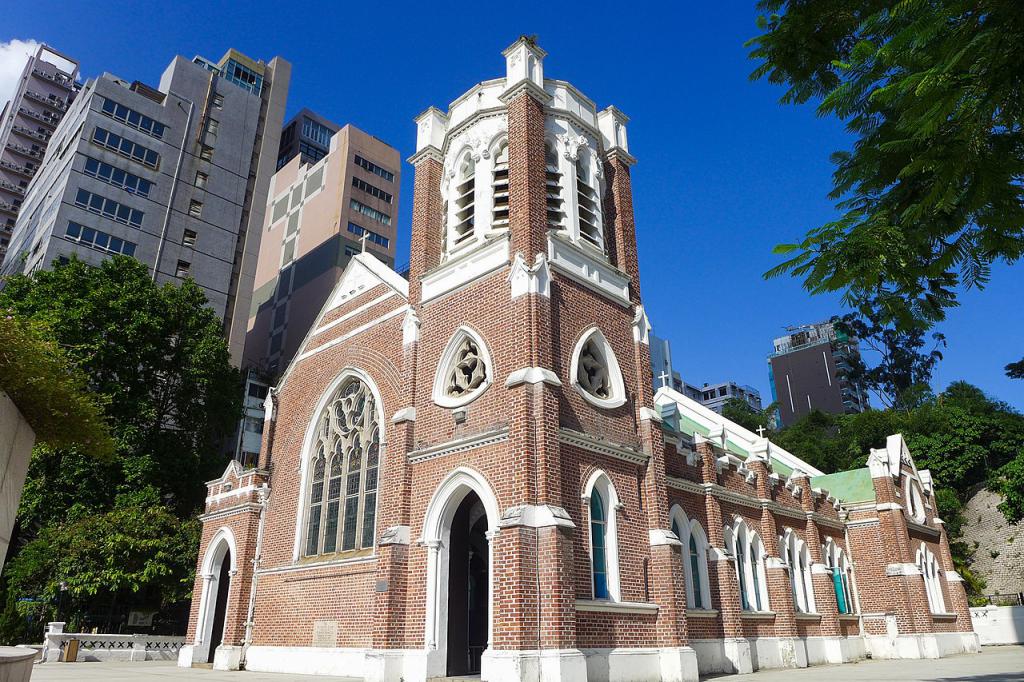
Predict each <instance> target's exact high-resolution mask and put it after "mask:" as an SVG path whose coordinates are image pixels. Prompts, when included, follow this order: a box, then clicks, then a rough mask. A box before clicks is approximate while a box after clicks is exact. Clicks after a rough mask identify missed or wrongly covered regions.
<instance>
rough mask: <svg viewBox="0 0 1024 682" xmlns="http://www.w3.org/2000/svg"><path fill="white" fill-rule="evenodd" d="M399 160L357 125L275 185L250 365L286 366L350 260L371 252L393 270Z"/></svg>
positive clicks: (248, 348) (296, 160) (251, 329)
mask: <svg viewBox="0 0 1024 682" xmlns="http://www.w3.org/2000/svg"><path fill="white" fill-rule="evenodd" d="M401 163H402V161H401V156H400V155H399V153H398V150H397V149H395V148H394V147H391V146H390V145H387V144H385V143H384V142H382V141H380V140H378V139H377V138H375V137H373V136H372V135H368V134H366V133H364V132H363V131H361V130H359V129H358V128H355V127H353V126H351V125H346V126H344V127H343V128H341V130H340V131H338V132H337V133H336V134H335V135H334V136H333V137H332V138H331V140H330V145H329V152H328V154H327V155H326V156H324V157H323V158H322V159H320V160H319V161H317V162H315V163H312V164H309V163H306V162H304V161H303V160H302V156H301V155H298V156H295V157H293V158H292V159H291V161H289V162H288V163H287V164H286V165H285V166H284V167H283V168H281V170H279V171H278V172H277V173H276V174H275V175H274V177H273V178H272V179H271V181H270V193H269V196H268V202H267V211H266V220H265V221H264V226H263V239H262V243H261V245H260V256H259V264H258V266H257V269H256V281H255V287H254V290H253V297H252V305H251V307H250V310H249V322H248V335H247V340H246V344H245V356H244V364H245V365H246V366H250V367H256V368H258V369H259V370H261V371H262V372H264V373H265V374H266V375H268V376H274V375H276V374H278V373H280V372H281V371H283V370H284V368H285V367H286V366H287V365H288V362H289V361H290V360H291V358H292V356H293V355H294V354H295V350H296V349H297V348H298V346H299V344H300V343H302V340H303V338H305V336H306V333H307V332H308V331H309V328H310V325H312V324H313V321H314V319H315V318H316V315H317V314H318V313H319V312H320V309H321V308H322V307H323V305H324V303H326V302H327V297H328V295H329V294H330V293H331V290H332V289H333V288H334V285H335V284H336V283H337V282H338V279H339V278H340V277H341V274H342V272H343V271H344V269H345V266H346V265H348V261H349V259H350V258H351V257H352V256H353V255H355V254H357V253H360V252H361V251H363V250H364V249H365V251H367V252H368V253H372V254H373V255H375V256H377V257H378V258H379V259H380V260H381V261H383V262H385V263H387V264H388V266H394V263H395V233H396V222H397V220H398V195H399V185H400V179H401V178H400V172H401V171H400V169H401Z"/></svg>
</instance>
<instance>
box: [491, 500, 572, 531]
mask: <svg viewBox="0 0 1024 682" xmlns="http://www.w3.org/2000/svg"><path fill="white" fill-rule="evenodd" d="M517 526H523V527H526V528H548V527H551V526H555V527H559V528H575V527H576V524H575V523H573V522H572V518H570V517H569V512H567V511H565V509H562V508H561V507H555V506H553V505H550V504H521V505H518V506H515V507H509V508H508V509H506V510H505V513H504V514H502V515H501V520H500V521H499V522H498V527H499V528H514V527H517Z"/></svg>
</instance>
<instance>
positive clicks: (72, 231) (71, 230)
mask: <svg viewBox="0 0 1024 682" xmlns="http://www.w3.org/2000/svg"><path fill="white" fill-rule="evenodd" d="M80 234H82V226H81V225H79V224H78V223H68V231H67V235H68V236H69V237H73V238H75V239H78V236H79V235H80Z"/></svg>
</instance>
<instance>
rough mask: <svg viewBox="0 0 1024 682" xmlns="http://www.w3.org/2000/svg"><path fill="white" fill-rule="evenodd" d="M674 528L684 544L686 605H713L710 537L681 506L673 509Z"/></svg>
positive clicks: (701, 607) (702, 607) (698, 606)
mask: <svg viewBox="0 0 1024 682" xmlns="http://www.w3.org/2000/svg"><path fill="white" fill-rule="evenodd" d="M670 518H671V520H672V532H673V533H675V534H676V537H678V538H679V542H680V543H681V544H682V559H683V575H684V577H685V579H686V607H687V608H688V609H710V608H711V583H710V580H709V578H708V537H707V534H706V533H705V532H704V527H703V526H701V525H700V522H699V521H697V519H688V518H687V517H686V513H685V512H684V511H683V510H682V507H680V506H679V505H675V506H673V507H672V511H671V512H670Z"/></svg>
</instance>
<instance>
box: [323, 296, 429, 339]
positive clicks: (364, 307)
mask: <svg viewBox="0 0 1024 682" xmlns="http://www.w3.org/2000/svg"><path fill="white" fill-rule="evenodd" d="M398 295H399V293H398V292H397V291H394V290H391V291H387V292H384V293H383V294H381V295H380V296H378V297H377V298H375V299H373V300H372V301H367V302H366V303H364V304H363V305H361V306H359V307H358V308H353V309H352V310H350V311H348V312H347V313H345V314H344V315H342V316H341V317H339V318H338V319H336V320H331V321H330V322H328V323H327V324H325V325H322V326H320V327H317V328H316V330H315V331H314V332H313V338H316V337H317V336H319V335H320V334H323V333H324V332H326V331H328V330H329V329H333V328H334V327H337V326H338V325H339V324H342V323H343V322H347V321H348V320H350V319H352V318H353V317H355V316H356V315H361V314H363V313H365V312H366V311H367V310H369V309H371V308H373V307H374V306H375V305H378V304H380V303H383V302H384V301H386V300H388V299H389V298H393V297H395V296H398ZM410 312H412V311H411V310H410Z"/></svg>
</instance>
